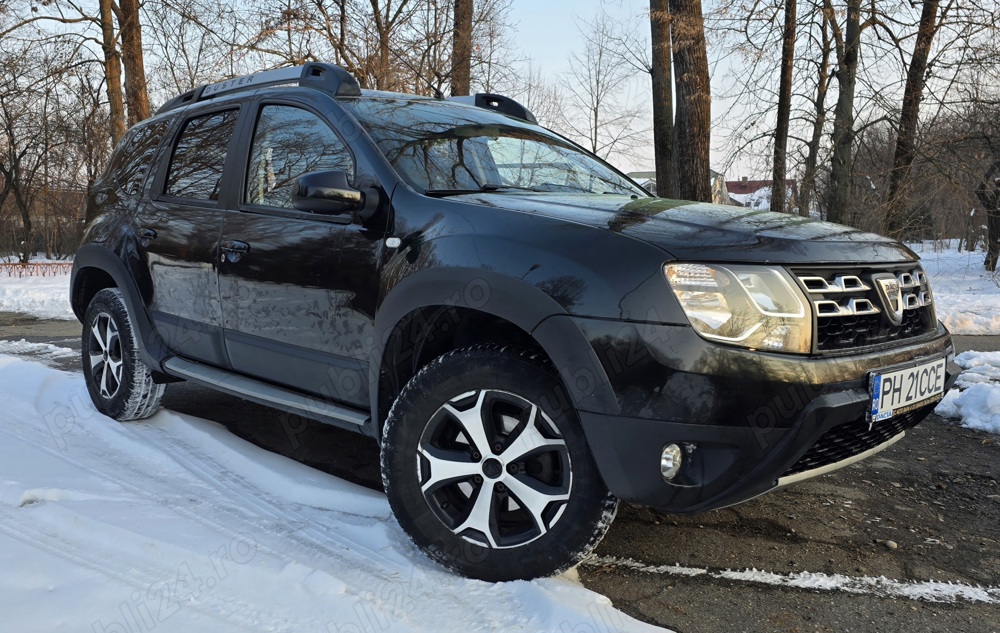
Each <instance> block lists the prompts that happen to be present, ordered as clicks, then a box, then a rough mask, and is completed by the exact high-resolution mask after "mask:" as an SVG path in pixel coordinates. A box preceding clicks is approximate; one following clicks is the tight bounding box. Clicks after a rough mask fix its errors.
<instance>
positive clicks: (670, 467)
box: [660, 444, 683, 481]
mask: <svg viewBox="0 0 1000 633" xmlns="http://www.w3.org/2000/svg"><path fill="white" fill-rule="evenodd" d="M682 459H683V454H682V453H681V447H680V446H678V445H676V444H667V445H666V446H664V447H663V453H661V454H660V474H661V475H663V478H664V479H665V480H667V481H670V480H671V479H673V478H674V477H676V476H677V473H678V472H679V471H680V469H681V461H682Z"/></svg>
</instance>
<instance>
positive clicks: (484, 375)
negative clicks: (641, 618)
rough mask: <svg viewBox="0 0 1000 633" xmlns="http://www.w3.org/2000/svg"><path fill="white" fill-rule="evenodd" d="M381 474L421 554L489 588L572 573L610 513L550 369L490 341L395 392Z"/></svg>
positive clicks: (610, 501) (613, 504)
mask: <svg viewBox="0 0 1000 633" xmlns="http://www.w3.org/2000/svg"><path fill="white" fill-rule="evenodd" d="M382 479H383V482H384V483H385V488H386V494H387V496H388V498H389V504H390V505H391V506H392V509H393V512H394V513H395V515H396V518H397V520H398V521H399V523H400V525H401V526H402V527H403V529H404V530H405V531H406V532H407V534H409V536H410V537H411V538H412V539H413V541H414V543H416V545H417V546H418V547H419V548H420V549H421V550H423V551H424V552H425V553H426V554H427V555H428V556H430V557H431V558H432V559H434V560H436V561H438V562H439V563H441V564H442V565H444V566H445V567H448V568H449V569H452V570H454V571H456V572H458V573H460V574H463V575H465V576H470V577H473V578H479V579H482V580H487V581H491V582H495V581H504V580H514V579H522V578H523V579H527V578H536V577H539V576H548V575H552V574H556V573H559V572H562V571H565V570H566V569H568V568H570V567H572V566H573V565H575V564H577V563H578V562H580V561H581V560H583V558H584V557H586V556H587V555H588V554H589V553H590V552H591V551H592V550H593V549H594V547H596V546H597V544H598V543H599V542H600V540H601V538H602V537H603V536H604V533H605V532H606V531H607V529H608V527H609V526H610V525H611V521H612V520H613V519H614V516H615V512H616V510H617V507H618V501H617V499H616V498H615V497H614V496H612V495H611V493H609V492H608V489H607V487H606V486H605V485H604V482H603V480H602V479H601V477H600V474H599V473H598V471H597V467H596V465H595V464H594V460H593V457H592V456H591V454H590V450H589V447H588V445H587V442H586V438H585V437H584V434H583V431H582V429H581V427H580V424H579V422H578V420H577V415H576V412H575V411H574V409H573V408H572V406H571V405H570V404H569V401H568V399H567V398H566V395H565V391H564V390H563V388H562V385H561V383H560V382H559V380H558V378H557V376H556V375H555V372H554V371H553V370H552V369H551V367H550V366H548V364H547V363H544V362H541V361H540V360H539V359H538V358H537V357H536V356H535V355H534V354H532V353H530V352H526V351H511V350H504V349H498V348H495V347H488V346H482V347H473V348H468V349H463V350H457V351H454V352H451V353H449V354H445V355H444V356H441V357H440V358H438V359H436V360H435V361H433V362H431V363H430V364H429V365H427V366H426V367H424V368H423V369H422V370H421V371H420V372H419V373H418V374H417V375H416V376H415V377H414V378H413V379H412V380H411V381H410V382H409V383H408V384H407V385H406V387H404V389H403V391H402V393H401V394H400V396H399V398H398V399H397V400H396V402H395V404H394V405H393V407H392V410H391V411H390V412H389V415H388V419H387V420H386V425H385V430H384V433H383V442H382Z"/></svg>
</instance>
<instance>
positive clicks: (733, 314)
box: [71, 63, 958, 581]
mask: <svg viewBox="0 0 1000 633" xmlns="http://www.w3.org/2000/svg"><path fill="white" fill-rule="evenodd" d="M87 205H88V209H87V214H88V217H89V218H92V219H91V220H90V222H89V224H88V226H87V228H86V233H85V237H84V240H83V244H82V246H81V248H80V250H79V253H78V254H77V256H76V259H75V263H74V267H73V276H72V282H71V285H72V287H71V301H72V305H73V310H74V312H75V313H76V315H77V317H78V318H79V319H80V321H81V322H82V323H83V354H82V361H83V368H84V374H85V377H86V383H87V387H88V389H89V392H90V395H91V397H92V398H93V401H94V404H95V405H96V407H97V408H98V409H99V410H100V411H101V412H103V413H105V414H107V415H108V416H111V417H112V418H116V419H118V420H123V421H124V420H135V419H140V418H145V417H148V416H150V415H152V414H153V413H154V412H155V411H156V409H157V407H158V405H159V402H160V398H161V396H162V394H163V390H164V386H165V385H166V384H167V383H170V382H175V381H180V380H187V381H193V382H196V383H200V384H202V385H207V386H208V387H211V388H213V389H217V390H219V391H222V392H226V393H229V394H235V395H237V396H240V397H242V398H246V399H249V400H253V401H256V402H259V403H264V404H267V405H270V406H272V407H274V408H276V409H280V410H284V411H288V412H293V413H296V414H299V415H303V416H309V417H311V418H315V419H317V420H321V421H324V422H327V423H330V424H334V425H337V426H339V427H344V428H347V429H351V430H356V431H359V432H362V433H365V434H367V435H369V436H371V437H372V438H374V439H375V440H377V441H378V442H380V444H381V471H382V476H383V482H384V484H385V491H386V494H387V496H388V500H389V503H390V505H391V507H392V509H393V511H394V513H395V516H396V518H397V519H398V521H399V523H400V525H401V526H402V527H403V529H404V530H405V531H406V532H407V534H409V536H410V537H411V538H412V539H413V541H414V542H415V543H416V544H417V545H418V546H419V547H420V549H422V550H423V551H424V552H425V553H426V554H427V555H428V556H430V557H431V558H432V559H434V560H436V561H438V562H439V563H441V564H443V565H445V566H446V567H448V568H450V569H452V570H455V571H456V572H458V573H461V574H465V575H468V576H472V577H477V578H482V579H485V580H492V581H497V580H508V579H515V578H531V577H536V576H540V575H546V574H553V573H557V572H559V571H562V570H565V569H567V568H569V567H570V566H572V565H574V564H576V563H577V562H579V561H580V560H582V559H583V558H584V557H585V556H587V555H588V553H589V552H590V551H591V550H592V549H593V548H594V547H595V546H596V545H597V543H598V542H599V541H600V539H601V537H602V536H603V535H604V533H605V531H606V530H607V529H608V526H609V525H610V523H611V521H612V519H613V518H614V515H615V511H616V509H617V506H618V503H619V500H622V501H626V502H629V503H634V504H642V505H647V506H652V507H655V508H657V509H659V510H661V511H664V512H670V513H692V512H704V511H706V510H712V509H714V508H721V507H724V506H729V505H732V504H736V503H740V502H742V501H746V500H748V499H751V498H753V497H755V496H757V495H760V494H762V493H765V492H768V491H771V490H775V489H777V488H779V487H781V486H785V485H787V484H789V483H792V482H795V481H798V480H802V479H805V478H808V477H812V476H815V475H819V474H822V473H826V472H829V471H831V470H833V469H836V468H839V467H842V466H844V465H846V464H850V463H852V462H855V461H857V460H859V459H861V458H864V457H866V456H868V455H871V454H873V453H875V452H877V451H879V450H882V449H884V448H885V447H887V446H889V445H890V444H892V443H894V442H896V441H898V440H899V439H900V438H902V437H903V435H904V434H905V432H906V431H907V429H910V428H912V427H913V426H914V425H916V424H917V423H918V422H920V421H921V420H922V419H923V418H924V417H925V416H926V415H927V414H928V413H929V412H930V411H931V410H932V409H933V408H934V406H935V403H936V402H937V401H938V400H940V399H941V397H942V395H943V394H944V393H945V391H946V390H947V389H948V388H949V387H950V386H951V384H952V383H953V382H954V380H955V377H956V375H957V371H958V370H957V368H956V366H955V365H954V363H953V362H952V357H953V348H952V344H951V340H950V337H949V334H948V332H947V331H946V330H945V328H944V327H943V326H942V325H941V324H940V323H938V321H937V319H936V317H935V311H934V298H933V294H932V292H931V288H930V286H929V284H928V280H927V276H926V275H925V274H924V271H923V269H922V268H921V266H920V262H919V261H918V258H917V256H916V255H915V254H914V253H913V252H912V251H911V250H909V249H908V248H906V247H905V246H903V245H901V244H899V243H896V242H894V241H891V240H889V239H886V238H883V237H880V236H877V235H872V234H868V233H863V232H861V231H858V230H855V229H852V228H848V227H844V226H838V225H834V224H827V223H824V222H819V221H813V220H810V219H805V218H801V217H796V216H792V215H788V214H780V213H769V212H760V211H755V210H749V209H744V208H736V207H723V206H714V205H710V204H701V203H691V202H681V201H676V200H666V199H660V198H656V197H653V196H650V195H649V194H648V193H647V192H646V191H645V190H643V189H642V188H641V187H639V186H638V185H637V184H635V183H634V182H632V181H631V180H629V179H628V178H627V177H626V176H624V175H623V174H621V173H620V172H619V171H617V170H616V169H614V168H613V167H611V166H610V165H608V164H606V163H605V162H603V161H601V160H600V159H598V158H596V157H595V156H593V155H592V154H590V153H588V152H587V151H585V150H583V149H581V148H580V147H579V146H577V145H576V144H574V143H573V142H571V141H569V140H567V139H565V138H563V137H561V136H559V135H558V134H555V133H553V132H551V131H549V130H546V129H544V128H542V127H540V126H539V125H537V124H536V123H535V120H534V117H533V116H532V115H531V113H530V112H529V111H527V110H526V109H525V108H524V107H522V106H521V105H519V104H517V103H516V102H514V101H512V100H510V99H508V98H505V97H502V96H499V95H483V94H480V95H476V96H474V97H469V98H465V99H461V100H458V101H455V100H443V99H436V98H424V97H417V96H413V95H404V94H391V93H385V92H374V91H369V90H361V89H360V87H359V84H358V82H357V81H356V80H355V79H354V78H353V77H352V76H351V75H350V74H348V73H347V72H346V71H345V70H344V69H342V68H339V67H337V66H333V65H329V64H321V63H311V64H306V65H305V66H302V67H298V68H286V69H279V70H275V71H269V72H262V73H258V74H255V75H249V76H245V77H239V78H235V79H230V80H227V81H224V82H221V83H217V84H212V85H207V86H201V87H199V88H197V89H195V90H192V91H190V92H187V93H185V94H183V95H180V96H179V97H177V98H175V99H173V100H171V101H170V102H168V103H167V104H166V105H164V106H163V107H162V108H160V110H159V112H157V114H156V115H155V116H154V117H152V118H150V119H148V120H146V121H143V122H141V123H139V124H137V125H136V126H135V127H133V128H132V129H131V130H129V131H128V133H127V134H126V135H125V138H124V139H123V140H122V141H121V143H119V145H118V147H117V148H116V149H115V151H114V153H113V155H112V157H111V159H110V164H109V166H108V168H107V170H106V172H105V173H104V175H103V177H102V178H101V179H100V181H99V182H97V183H96V185H95V186H94V187H93V188H92V190H91V191H90V192H89V194H88V198H87Z"/></svg>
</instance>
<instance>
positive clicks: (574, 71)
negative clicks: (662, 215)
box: [561, 13, 645, 158]
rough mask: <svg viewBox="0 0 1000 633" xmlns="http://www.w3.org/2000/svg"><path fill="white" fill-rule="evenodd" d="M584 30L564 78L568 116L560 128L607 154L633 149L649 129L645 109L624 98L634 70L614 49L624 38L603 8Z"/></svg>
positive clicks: (585, 24) (596, 152)
mask: <svg viewBox="0 0 1000 633" xmlns="http://www.w3.org/2000/svg"><path fill="white" fill-rule="evenodd" d="M580 34H581V36H582V37H583V40H584V48H583V50H582V51H578V52H574V53H572V54H571V55H570V62H571V69H570V71H569V73H568V74H567V75H566V77H564V79H563V82H562V87H563V90H564V91H565V93H566V95H567V104H566V106H567V108H566V110H567V111H566V115H567V116H566V117H565V119H564V120H563V121H562V125H561V127H562V128H563V129H565V130H566V131H567V133H568V134H569V135H570V136H573V137H574V138H576V139H578V140H579V142H580V143H581V144H582V145H584V146H585V147H586V148H587V149H588V150H590V151H591V152H593V153H594V154H597V155H598V156H601V157H602V158H609V157H611V156H614V155H621V154H623V153H626V152H630V151H632V150H634V149H636V148H637V147H638V146H639V145H640V144H641V143H642V142H643V141H644V137H645V130H642V129H639V128H638V127H637V126H638V124H639V123H640V119H641V108H639V107H637V106H634V105H629V104H626V103H624V100H623V98H622V92H623V90H624V89H625V88H627V85H628V82H629V81H630V80H631V79H632V73H631V72H630V69H629V67H627V66H625V65H623V64H622V63H621V60H620V57H619V56H618V54H617V53H616V51H615V44H616V42H617V41H618V40H619V38H618V34H617V33H616V32H615V31H614V26H613V22H612V21H611V20H610V19H608V17H607V15H606V14H603V13H601V14H599V15H598V16H596V17H595V18H594V20H593V21H591V22H589V23H584V24H582V25H581V26H580Z"/></svg>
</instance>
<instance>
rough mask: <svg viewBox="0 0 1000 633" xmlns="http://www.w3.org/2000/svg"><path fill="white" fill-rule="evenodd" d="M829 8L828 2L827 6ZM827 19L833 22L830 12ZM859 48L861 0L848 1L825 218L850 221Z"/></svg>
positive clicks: (838, 72) (831, 12) (839, 70)
mask: <svg viewBox="0 0 1000 633" xmlns="http://www.w3.org/2000/svg"><path fill="white" fill-rule="evenodd" d="M828 7H829V3H828ZM827 19H828V20H836V19H837V18H836V15H835V14H834V12H833V11H832V10H830V11H829V12H828V15H827ZM860 46H861V0H847V28H846V29H845V30H844V38H843V42H842V45H841V46H838V48H837V58H838V60H837V61H838V65H837V71H836V72H835V73H834V74H835V75H836V77H837V84H838V86H839V91H838V95H837V107H836V110H835V111H834V118H833V160H832V165H831V171H830V201H829V205H828V207H829V210H828V214H827V219H828V220H829V221H831V222H839V223H842V224H843V223H846V222H849V221H850V219H851V217H850V210H851V186H852V183H851V179H852V176H853V171H854V137H855V131H854V92H855V89H856V87H857V71H858V49H859V48H860Z"/></svg>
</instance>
